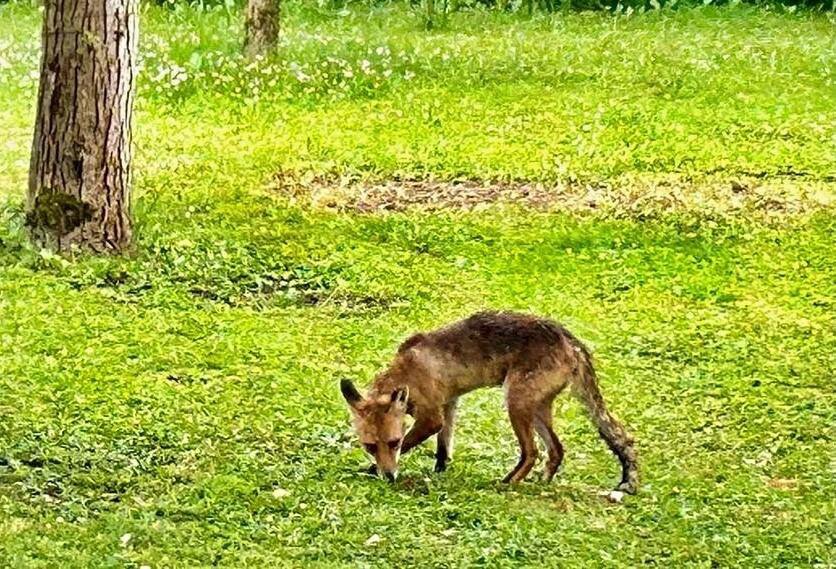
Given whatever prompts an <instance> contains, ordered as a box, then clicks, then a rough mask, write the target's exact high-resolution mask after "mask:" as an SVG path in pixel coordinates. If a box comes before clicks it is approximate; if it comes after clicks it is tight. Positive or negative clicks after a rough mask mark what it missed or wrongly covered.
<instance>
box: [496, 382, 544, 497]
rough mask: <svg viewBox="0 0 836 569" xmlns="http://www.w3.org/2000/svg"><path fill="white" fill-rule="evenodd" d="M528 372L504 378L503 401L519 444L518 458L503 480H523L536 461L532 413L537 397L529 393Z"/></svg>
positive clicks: (516, 481) (533, 413) (506, 481)
mask: <svg viewBox="0 0 836 569" xmlns="http://www.w3.org/2000/svg"><path fill="white" fill-rule="evenodd" d="M531 379H532V378H530V377H529V375H528V374H520V373H509V374H508V376H507V377H506V378H505V402H506V404H507V406H508V417H509V418H510V419H511V427H512V428H513V429H514V434H515V435H516V436H517V442H519V445H520V460H519V462H518V463H517V465H516V466H515V467H514V469H513V470H511V472H509V473H508V474H507V475H506V476H505V478H503V479H502V481H503V482H505V483H508V484H516V483H518V482H522V481H523V480H525V477H526V476H528V473H529V472H531V469H532V468H533V467H534V463H535V462H537V443H536V442H535V441H534V418H535V417H534V415H535V410H536V401H537V398H535V397H533V395H534V394H533V393H531V389H530V387H531V385H530V380H531Z"/></svg>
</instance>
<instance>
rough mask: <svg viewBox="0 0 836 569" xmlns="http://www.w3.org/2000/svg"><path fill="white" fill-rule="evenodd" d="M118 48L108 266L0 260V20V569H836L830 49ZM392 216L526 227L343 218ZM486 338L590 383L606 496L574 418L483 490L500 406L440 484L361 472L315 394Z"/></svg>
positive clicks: (748, 38) (466, 420) (9, 38)
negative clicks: (129, 97) (489, 194)
mask: <svg viewBox="0 0 836 569" xmlns="http://www.w3.org/2000/svg"><path fill="white" fill-rule="evenodd" d="M141 26H142V30H143V36H142V40H141V52H142V57H143V61H142V75H141V77H140V83H139V97H138V102H137V114H136V122H135V129H134V131H135V142H136V147H137V156H136V160H135V181H136V184H135V185H136V199H135V214H136V231H137V244H136V251H135V252H134V253H133V254H132V255H130V256H128V257H126V258H104V259H101V258H100V259H96V258H88V257H84V256H77V257H59V256H55V255H51V254H48V253H46V252H39V251H36V250H33V249H32V248H31V247H30V246H29V245H28V244H27V241H26V238H25V232H24V229H23V196H24V192H25V186H26V177H27V168H28V154H29V144H30V137H31V123H32V118H33V116H34V108H33V106H34V101H35V88H36V84H35V80H36V77H37V67H38V49H37V46H38V41H39V13H38V12H37V10H35V9H33V8H31V7H29V6H28V5H24V4H21V3H14V2H13V3H11V4H5V5H2V6H0V133H2V135H0V566H4V567H5V566H10V567H56V566H61V567H98V566H102V567H121V566H128V567H140V566H143V565H145V566H149V567H154V568H156V567H172V566H189V567H193V566H208V565H213V564H214V565H220V566H236V567H241V566H322V567H341V566H369V567H372V566H374V567H389V566H401V565H404V566H407V565H411V566H416V567H462V566H486V567H502V566H512V565H520V566H522V565H540V566H544V567H555V566H561V567H562V566H567V567H591V566H634V565H639V564H655V565H661V566H670V567H677V566H681V565H696V566H752V567H761V566H779V565H786V566H796V567H798V566H816V565H818V566H822V567H828V566H833V565H834V564H836V558H834V555H833V552H832V545H833V535H834V531H836V527H834V522H833V520H834V519H836V505H835V503H834V498H833V496H834V492H836V472H834V468H836V467H834V464H836V455H834V446H833V439H834V435H836V433H834V427H833V425H834V424H836V397H834V381H833V380H834V371H836V358H835V357H834V353H836V322H834V316H833V315H834V310H835V309H836V284H835V283H836V262H834V255H833V249H834V235H836V232H834V229H835V228H834V223H836V216H835V215H834V210H833V205H832V204H833V196H834V195H836V181H834V176H836V126H834V125H836V85H834V69H836V44H834V42H833V37H834V29H835V28H834V26H836V22H835V21H834V19H833V16H832V14H831V15H827V14H825V15H821V14H819V15H812V14H805V13H795V14H783V13H779V12H776V11H763V10H755V9H751V8H745V7H740V6H738V7H728V8H723V9H719V8H710V7H709V8H701V9H696V10H681V11H659V12H651V13H647V14H642V15H633V16H630V17H624V16H621V17H614V16H611V15H604V14H561V15H556V16H553V17H550V18H547V17H542V16H538V17H535V18H533V19H528V18H525V17H523V16H521V15H513V14H510V15H505V14H494V13H482V12H474V13H462V14H456V15H453V16H451V17H450V19H449V21H448V22H447V23H446V24H445V25H443V26H441V27H440V28H439V29H437V30H435V31H433V32H431V33H428V32H423V31H419V26H420V18H419V16H418V15H416V14H415V13H412V12H410V11H409V10H408V9H407V8H405V7H403V6H394V7H393V6H386V7H380V8H362V9H361V8H351V9H347V10H344V11H342V12H325V11H317V10H314V9H310V8H306V9H303V8H302V7H301V6H299V5H297V4H293V3H291V4H290V5H289V6H288V14H287V18H286V25H285V33H286V35H285V40H284V42H285V45H284V46H283V48H282V54H281V56H277V57H275V58H268V59H266V60H262V61H257V62H252V63H248V62H245V61H242V60H241V59H240V58H239V57H238V56H237V51H238V49H239V46H238V44H239V42H240V38H241V37H242V33H241V29H240V22H239V15H238V14H237V13H232V14H228V13H226V12H224V11H222V10H220V11H215V12H210V13H196V12H194V11H192V10H180V9H178V10H163V9H158V8H153V7H150V6H148V7H145V8H143V13H142V14H141ZM33 74H34V75H33ZM392 180H395V181H399V182H398V183H404V187H409V186H408V184H405V181H410V180H419V181H422V182H428V181H429V182H432V183H438V184H439V188H441V190H440V191H442V192H445V191H454V190H455V189H456V188H458V187H459V186H458V185H457V182H461V181H468V182H469V183H472V184H475V186H476V187H477V189H478V188H479V187H488V186H490V185H491V184H493V185H498V186H499V187H502V188H506V187H507V188H512V189H513V188H519V187H523V186H524V185H525V184H533V185H536V186H537V187H538V188H540V190H541V191H543V192H545V193H546V194H548V195H549V196H550V201H549V202H548V204H547V207H528V206H525V205H521V204H519V203H488V204H484V205H483V206H480V207H476V208H468V209H461V208H454V207H453V208H442V209H434V210H432V211H431V210H430V209H429V208H427V207H423V206H422V205H420V204H416V205H413V206H411V207H408V208H405V209H403V210H398V211H383V210H382V208H377V207H374V206H372V207H370V208H359V207H358V206H357V202H356V195H357V194H358V193H361V192H364V191H370V189H371V190H373V189H374V188H376V187H379V186H380V185H381V184H385V183H387V182H388V183H391V181H392ZM480 184H481V185H482V186H480ZM396 209H399V208H396ZM361 210H362V211H361ZM485 307H494V308H512V309H519V310H526V311H532V312H537V313H541V314H544V315H548V316H552V317H554V318H556V319H558V320H560V321H562V322H563V323H564V324H566V325H567V327H569V328H570V329H571V330H572V331H574V332H575V333H576V334H577V335H578V336H579V337H581V338H582V339H583V340H584V341H586V342H587V343H588V344H589V345H590V346H591V348H592V350H593V352H594V355H595V357H596V360H597V365H598V368H599V370H600V375H601V383H602V389H603V391H604V395H605V397H606V399H607V400H608V401H609V403H610V407H611V408H612V409H613V410H614V411H615V412H616V413H617V414H618V415H619V416H620V417H621V418H622V419H623V420H624V421H625V423H626V424H627V425H628V426H629V428H630V430H631V431H632V432H633V433H634V434H635V436H636V438H637V440H638V449H639V453H640V461H641V462H640V467H641V475H642V484H643V485H642V488H641V490H640V492H639V494H638V495H637V496H635V497H629V496H628V497H627V498H625V500H624V502H622V503H610V502H608V501H607V500H606V499H604V498H603V497H602V496H601V495H600V492H601V491H603V490H608V489H610V488H611V487H613V486H614V485H615V483H616V482H617V478H618V464H617V461H616V460H615V459H614V457H613V456H612V455H611V454H610V453H609V451H608V450H607V448H606V446H605V445H604V443H603V442H602V441H600V440H599V439H598V437H597V434H596V433H595V432H594V429H593V428H592V426H591V424H590V423H589V421H588V420H587V419H586V417H585V416H584V413H583V411H582V409H581V407H580V406H579V405H578V404H577V403H576V402H574V401H572V400H571V399H569V398H563V399H561V400H559V401H561V403H559V404H558V405H556V416H555V430H556V431H557V432H558V434H559V435H560V436H561V438H562V439H563V442H564V444H565V446H566V448H567V457H566V461H565V463H564V467H563V471H562V472H561V473H560V474H559V475H558V477H557V479H556V480H555V481H554V482H553V483H552V484H550V485H545V484H543V483H542V482H539V481H537V480H536V476H533V477H532V479H531V480H530V481H528V482H526V483H524V484H522V485H520V486H517V487H513V488H509V487H505V486H502V485H500V484H499V483H498V482H497V481H498V480H499V479H500V478H501V477H502V476H503V475H504V474H505V473H506V471H507V470H508V469H510V468H511V466H513V464H514V463H515V461H516V443H515V441H514V438H513V435H512V433H511V429H510V427H509V426H508V424H507V419H506V417H505V412H504V409H503V407H502V399H501V392H500V391H499V390H495V391H484V392H477V393H474V394H472V395H470V396H468V397H466V398H465V399H464V402H463V405H462V409H461V413H460V421H459V429H458V432H457V448H456V454H455V457H454V460H453V462H452V463H451V468H450V469H449V470H448V471H447V472H446V473H444V474H443V475H435V474H433V473H432V458H431V454H432V445H428V446H426V447H424V448H422V449H421V450H419V451H417V452H415V453H414V454H412V455H409V456H407V457H406V458H405V459H404V460H403V463H402V469H401V478H400V479H399V481H398V482H397V483H396V484H395V485H390V484H388V483H385V482H383V481H380V480H376V479H373V478H370V477H366V476H362V475H359V474H358V473H357V472H356V471H357V470H358V469H359V468H360V467H361V466H364V465H365V464H366V460H367V459H366V458H364V456H363V453H362V451H361V450H360V449H359V447H358V445H357V444H356V442H355V441H354V439H353V437H352V433H351V432H350V426H349V414H348V411H347V410H346V409H345V405H344V403H343V400H342V398H341V396H340V394H339V390H338V388H337V382H338V380H339V378H341V377H352V378H355V379H357V380H359V383H360V384H365V383H366V382H367V381H368V380H369V379H370V378H371V376H372V375H373V373H374V372H375V371H376V370H377V369H379V368H380V367H382V366H383V365H384V364H385V362H386V361H387V360H388V359H389V358H390V357H391V355H392V353H393V352H394V349H395V347H396V346H397V344H398V342H399V341H400V340H401V339H403V338H404V337H405V336H406V335H408V334H410V333H412V332H414V331H416V330H419V329H423V328H427V327H433V326H437V325H440V324H443V323H445V322H447V321H450V320H452V319H455V318H458V317H461V316H465V315H467V314H469V313H470V312H472V311H474V310H477V309H480V308H485ZM538 468H541V467H538ZM375 536H376V537H375Z"/></svg>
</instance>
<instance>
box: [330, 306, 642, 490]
mask: <svg viewBox="0 0 836 569" xmlns="http://www.w3.org/2000/svg"><path fill="white" fill-rule="evenodd" d="M567 386H569V387H570V388H571V391H572V392H573V393H574V394H575V396H576V397H577V398H578V399H579V400H580V401H581V402H582V403H583V405H584V406H585V408H586V410H587V411H588V415H589V417H590V418H591V420H592V422H593V423H594V424H595V426H596V427H597V429H598V433H599V434H600V436H601V438H603V440H604V441H605V442H606V444H607V446H608V447H609V448H610V450H611V451H612V452H613V453H614V454H615V456H616V457H617V458H618V460H619V462H620V463H621V482H620V483H619V484H618V486H617V487H616V490H618V491H621V492H624V493H628V494H635V493H636V492H637V490H638V484H639V475H638V459H637V453H636V450H635V440H634V439H633V437H632V436H631V435H630V434H629V433H628V432H627V430H626V429H625V427H624V425H623V424H622V423H621V422H620V421H619V420H618V419H617V418H616V417H615V416H614V415H613V414H612V413H611V412H610V411H609V410H608V409H607V406H606V404H605V402H604V398H603V395H602V394H601V390H600V388H599V386H598V380H597V376H596V374H595V369H594V368H593V365H592V356H591V355H590V352H589V350H588V349H587V348H586V346H585V345H584V344H583V343H582V342H581V341H580V340H578V339H577V338H576V337H575V336H574V335H573V334H572V333H571V332H569V331H568V330H567V329H566V328H565V327H563V326H562V325H560V324H558V323H557V322H555V321H553V320H551V319H548V318H544V317H539V316H535V315H531V314H524V313H518V312H510V311H483V312H477V313H475V314H473V315H472V316H470V317H468V318H465V319H463V320H459V321H456V322H453V323H452V324H448V325H447V326H444V327H442V328H439V329H437V330H433V331H430V332H421V333H417V334H415V335H413V336H411V337H409V338H407V339H406V341H404V342H403V343H402V344H401V345H400V347H399V348H398V350H397V353H396V355H395V357H394V358H393V360H392V362H391V363H390V364H389V366H388V367H387V368H386V369H385V370H383V371H381V372H380V373H378V374H377V375H376V376H375V378H374V380H373V382H372V384H371V386H370V388H369V389H368V391H367V392H366V394H365V395H363V394H361V393H360V392H359V391H358V390H357V388H356V387H355V386H354V383H353V382H352V381H351V380H350V379H342V380H340V391H341V393H342V395H343V397H344V398H345V401H346V403H347V404H348V407H349V409H350V411H351V415H352V419H353V425H354V430H355V432H356V435H357V437H358V439H359V441H360V443H361V444H362V446H363V448H364V449H365V451H366V452H367V453H368V454H369V455H370V456H371V457H372V458H373V460H374V464H373V465H372V466H371V467H370V469H369V473H371V474H376V475H379V476H381V477H383V478H385V479H388V480H389V481H390V482H394V481H395V480H396V478H397V476H398V461H399V458H400V457H401V456H402V455H404V454H406V453H408V452H409V451H411V450H412V449H414V448H415V447H416V446H418V445H420V444H421V443H423V442H424V441H426V440H427V439H429V438H430V437H432V436H436V449H435V468H434V470H435V472H443V471H445V470H446V469H447V465H448V462H449V461H450V460H451V458H452V456H453V430H454V427H455V423H456V409H457V407H458V402H459V399H460V398H461V397H462V396H463V395H465V394H467V393H469V392H471V391H473V390H475V389H479V388H483V387H501V388H502V389H503V390H504V394H505V405H506V407H507V411H508V417H509V419H510V422H511V427H512V429H513V431H514V434H515V435H516V438H517V442H518V443H519V447H520V458H519V461H518V462H517V464H516V466H515V467H514V468H513V469H512V470H511V471H510V472H508V474H507V475H506V476H505V478H503V480H502V482H504V483H510V484H517V483H520V482H522V481H523V480H525V478H526V477H527V476H528V475H529V473H530V472H531V470H532V468H533V467H534V465H535V463H536V461H537V457H538V449H537V444H536V441H535V438H534V433H535V432H536V433H537V435H538V436H539V437H540V438H541V439H542V441H543V443H544V446H545V449H546V451H547V454H548V458H547V460H546V463H545V469H544V473H543V480H544V481H546V482H550V481H551V480H552V479H553V478H554V476H555V474H556V473H557V471H558V469H559V468H560V466H561V464H562V462H563V456H564V448H563V445H562V444H561V442H560V439H559V438H558V437H557V434H555V432H554V429H553V428H552V403H553V401H554V400H555V398H556V397H557V396H558V395H559V394H560V393H561V392H563V391H564V389H565V388H566V387H567ZM407 415H409V416H411V417H412V418H413V420H414V421H413V424H412V426H411V428H409V430H408V431H407V432H406V433H404V431H405V430H406V417H407Z"/></svg>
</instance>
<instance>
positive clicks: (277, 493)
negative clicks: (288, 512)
mask: <svg viewBox="0 0 836 569" xmlns="http://www.w3.org/2000/svg"><path fill="white" fill-rule="evenodd" d="M287 496H290V492H288V491H287V490H285V489H284V488H276V489H274V490H273V497H274V498H276V499H277V500H280V499H282V498H286V497H287Z"/></svg>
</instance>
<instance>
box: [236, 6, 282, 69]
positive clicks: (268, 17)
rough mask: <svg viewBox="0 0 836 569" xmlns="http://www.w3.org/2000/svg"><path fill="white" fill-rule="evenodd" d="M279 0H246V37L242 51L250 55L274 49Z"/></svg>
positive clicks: (277, 32) (277, 35)
mask: <svg viewBox="0 0 836 569" xmlns="http://www.w3.org/2000/svg"><path fill="white" fill-rule="evenodd" d="M280 12H281V0H248V2H247V21H246V28H247V29H246V33H247V38H246V40H245V41H244V52H245V53H246V54H247V55H249V56H250V57H252V56H255V55H263V54H265V53H267V52H268V51H270V50H272V49H275V47H276V45H277V44H278V42H279V13H280Z"/></svg>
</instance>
